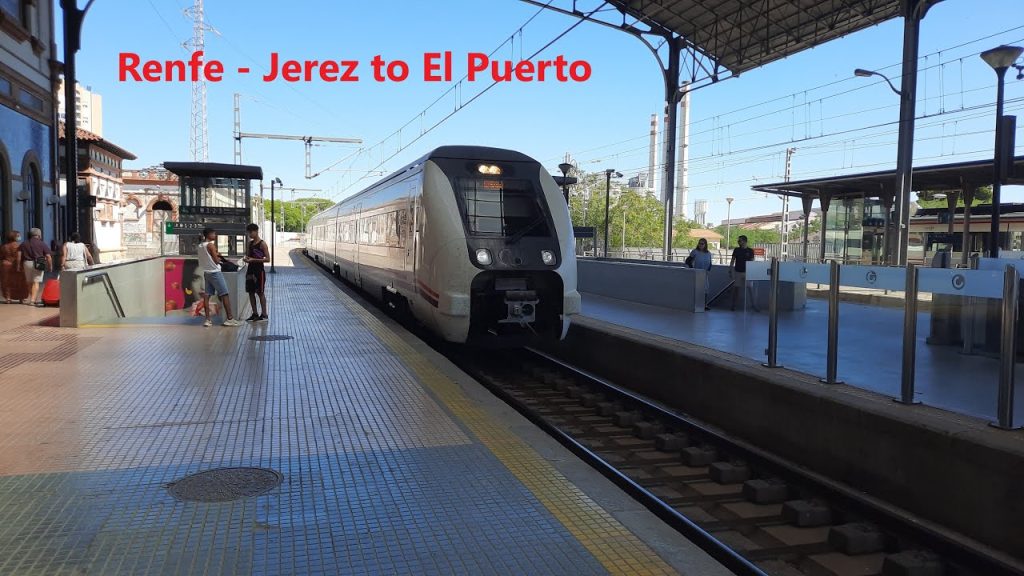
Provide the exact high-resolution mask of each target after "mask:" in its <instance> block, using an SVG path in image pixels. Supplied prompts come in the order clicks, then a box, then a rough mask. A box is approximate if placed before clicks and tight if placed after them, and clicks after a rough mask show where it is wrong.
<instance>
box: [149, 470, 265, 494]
mask: <svg viewBox="0 0 1024 576" xmlns="http://www.w3.org/2000/svg"><path fill="white" fill-rule="evenodd" d="M282 479H283V477H282V476H281V474H280V473H279V472H277V471H276V470H271V469H269V468H217V469H214V470H206V471H204V472H198V473H196V474H191V475H189V476H185V477H184V478H182V479H181V480H178V481H177V482H172V483H170V484H168V485H167V491H168V492H170V494H171V496H174V497H175V498H177V499H178V500H185V501H188V502H229V501H231V500H238V499H239V498H247V497H250V496H259V495H260V494H266V493H267V492H269V491H271V490H273V489H274V488H277V487H278V486H279V485H280V484H281V480H282Z"/></svg>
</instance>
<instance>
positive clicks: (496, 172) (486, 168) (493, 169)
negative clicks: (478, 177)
mask: <svg viewBox="0 0 1024 576" xmlns="http://www.w3.org/2000/svg"><path fill="white" fill-rule="evenodd" d="M476 169H477V172H480V173H481V174H487V175H488V176H501V166H495V165H494V164H480V165H479V166H477V167H476Z"/></svg>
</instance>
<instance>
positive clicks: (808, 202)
mask: <svg viewBox="0 0 1024 576" xmlns="http://www.w3.org/2000/svg"><path fill="white" fill-rule="evenodd" d="M800 201H801V202H802V203H803V208H804V247H803V248H804V251H803V261H804V262H807V239H808V234H809V233H810V232H809V230H808V228H809V227H810V225H811V210H813V209H814V197H813V196H811V195H810V194H804V195H802V196H801V197H800ZM822 223H824V222H822ZM822 230H824V227H823V228H822Z"/></svg>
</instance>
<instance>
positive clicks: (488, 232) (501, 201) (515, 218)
mask: <svg viewBox="0 0 1024 576" xmlns="http://www.w3.org/2000/svg"><path fill="white" fill-rule="evenodd" d="M455 193H456V194H457V195H458V196H459V203H460V204H462V206H463V210H464V213H463V222H464V224H465V226H466V232H467V233H468V234H469V235H470V236H492V237H509V236H511V237H517V238H519V237H524V236H550V235H551V231H550V230H549V229H548V219H547V216H546V215H545V213H544V209H543V207H542V204H541V198H540V196H539V195H538V194H537V192H536V190H535V189H534V187H533V184H532V183H531V182H530V181H529V180H521V179H512V178H509V179H499V178H494V179H491V178H456V179H455Z"/></svg>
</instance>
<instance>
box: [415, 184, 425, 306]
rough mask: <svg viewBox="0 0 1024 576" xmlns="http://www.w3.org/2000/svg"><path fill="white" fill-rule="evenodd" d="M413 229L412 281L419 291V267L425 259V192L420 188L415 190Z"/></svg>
mask: <svg viewBox="0 0 1024 576" xmlns="http://www.w3.org/2000/svg"><path fill="white" fill-rule="evenodd" d="M412 230H413V233H412V283H413V287H414V288H413V290H414V291H419V288H418V287H416V286H417V285H418V282H419V267H420V264H421V262H422V260H423V254H422V252H423V238H422V236H423V194H422V193H421V191H420V190H413V196H412Z"/></svg>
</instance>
